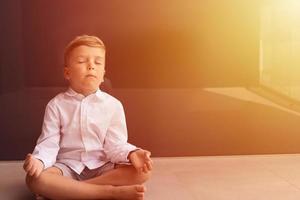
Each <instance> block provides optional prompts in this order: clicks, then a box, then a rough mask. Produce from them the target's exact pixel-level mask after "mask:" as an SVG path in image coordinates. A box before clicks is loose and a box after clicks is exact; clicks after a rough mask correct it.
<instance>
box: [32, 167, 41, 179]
mask: <svg viewBox="0 0 300 200" xmlns="http://www.w3.org/2000/svg"><path fill="white" fill-rule="evenodd" d="M42 171H43V170H42V169H37V170H36V172H35V173H34V177H35V178H37V177H39V176H40V174H41V172H42Z"/></svg>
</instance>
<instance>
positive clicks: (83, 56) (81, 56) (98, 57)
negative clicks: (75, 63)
mask: <svg viewBox="0 0 300 200" xmlns="http://www.w3.org/2000/svg"><path fill="white" fill-rule="evenodd" d="M86 57H88V56H85V55H79V56H76V58H86ZM94 58H96V59H101V60H104V57H101V56H95V57H94Z"/></svg>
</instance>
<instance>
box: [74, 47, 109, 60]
mask: <svg viewBox="0 0 300 200" xmlns="http://www.w3.org/2000/svg"><path fill="white" fill-rule="evenodd" d="M80 56H82V57H101V58H104V57H105V50H104V49H102V48H100V47H90V46H85V45H81V46H78V47H76V48H74V49H73V50H72V51H71V53H70V57H71V58H76V57H80Z"/></svg>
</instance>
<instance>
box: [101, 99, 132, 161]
mask: <svg viewBox="0 0 300 200" xmlns="http://www.w3.org/2000/svg"><path fill="white" fill-rule="evenodd" d="M127 140H128V135H127V126H126V119H125V113H124V109H123V106H122V104H121V102H118V104H117V107H116V110H115V112H114V115H113V117H112V120H111V123H110V125H109V127H108V129H107V133H106V137H105V140H104V152H105V154H106V156H107V158H108V159H109V160H110V161H111V162H113V163H128V162H129V160H128V158H127V157H128V154H129V153H130V152H131V151H134V150H136V149H138V148H137V147H136V146H134V145H132V144H129V143H128V142H127Z"/></svg>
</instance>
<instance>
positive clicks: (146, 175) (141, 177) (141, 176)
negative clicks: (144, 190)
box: [137, 171, 152, 184]
mask: <svg viewBox="0 0 300 200" xmlns="http://www.w3.org/2000/svg"><path fill="white" fill-rule="evenodd" d="M151 175H152V172H151V171H148V172H142V173H137V183H138V184H143V183H145V182H146V181H148V180H149V179H150V177H151Z"/></svg>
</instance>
